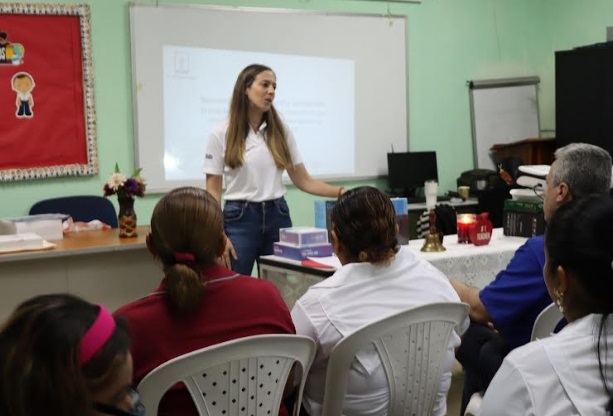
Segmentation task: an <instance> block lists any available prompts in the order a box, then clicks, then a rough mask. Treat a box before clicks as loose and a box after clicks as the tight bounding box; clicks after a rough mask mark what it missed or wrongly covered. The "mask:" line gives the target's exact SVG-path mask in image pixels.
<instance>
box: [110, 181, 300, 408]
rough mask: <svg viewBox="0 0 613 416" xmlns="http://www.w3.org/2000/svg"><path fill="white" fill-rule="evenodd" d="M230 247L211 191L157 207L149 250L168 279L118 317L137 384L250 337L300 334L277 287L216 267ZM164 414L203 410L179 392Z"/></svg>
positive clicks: (166, 401) (172, 196) (170, 396)
mask: <svg viewBox="0 0 613 416" xmlns="http://www.w3.org/2000/svg"><path fill="white" fill-rule="evenodd" d="M225 244H226V238H225V235H224V220H223V213H222V211H221V207H220V206H219V203H218V202H217V200H215V198H213V196H212V195H211V194H209V193H208V192H207V191H204V190H202V189H199V188H193V187H185V188H178V189H175V190H173V191H171V192H169V193H168V194H166V195H165V196H164V197H163V198H162V199H160V201H159V202H158V203H157V204H156V206H155V209H154V210H153V215H152V216H151V232H150V233H149V235H148V236H147V246H148V248H149V251H150V252H151V254H152V255H153V257H154V258H155V259H156V260H158V261H159V262H160V263H161V265H162V268H163V270H164V279H163V280H162V283H161V285H160V286H159V287H158V288H156V289H155V290H154V291H153V292H152V293H150V294H149V296H146V297H144V298H142V299H139V300H137V301H135V302H133V303H131V304H129V305H127V306H124V307H123V308H120V309H119V310H118V311H117V312H115V313H116V315H120V316H123V317H124V318H125V319H126V320H127V322H128V329H129V333H130V342H131V347H130V349H131V351H132V356H133V357H134V384H135V385H137V384H138V383H139V382H140V381H141V380H142V379H143V378H144V377H145V376H146V375H147V374H148V373H149V372H150V371H151V370H153V369H154V368H156V367H157V366H159V365H160V364H163V363H165V362H166V361H168V360H171V359H173V358H175V357H177V356H179V355H182V354H185V353H188V352H191V351H194V350H197V349H200V348H204V347H208V346H210V345H215V344H219V343H221V342H225V341H229V340H232V339H236V338H241V337H247V336H250V335H259V334H294V333H295V330H294V324H293V323H292V319H291V317H290V314H289V311H288V309H287V306H286V305H285V302H284V301H283V298H281V295H280V294H279V291H278V290H277V288H276V287H275V286H274V285H273V284H272V283H271V282H269V281H266V280H261V279H254V278H253V277H250V276H242V275H240V274H238V273H235V272H233V271H232V270H229V269H227V268H226V267H224V266H222V265H220V264H219V263H218V262H217V260H218V259H219V258H220V256H221V255H223V253H224V248H225ZM158 414H159V415H163V416H170V415H173V416H174V415H180V416H185V415H198V411H197V410H196V407H195V406H194V404H193V401H192V399H191V396H190V395H189V393H188V392H187V390H186V389H185V387H184V386H183V385H180V386H175V387H173V388H171V389H170V391H169V392H167V393H166V395H164V397H163V398H162V401H161V402H160V407H159V410H158ZM280 414H281V415H283V414H285V407H283V406H282V408H281V411H280ZM271 416H274V415H271Z"/></svg>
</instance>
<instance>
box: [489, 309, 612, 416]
mask: <svg viewBox="0 0 613 416" xmlns="http://www.w3.org/2000/svg"><path fill="white" fill-rule="evenodd" d="M601 318H602V315H597V314H592V315H587V316H584V317H583V318H581V319H577V320H576V321H573V322H571V323H570V324H568V325H566V326H565V327H564V328H563V329H562V330H561V331H560V332H559V333H558V334H556V335H554V336H551V337H549V338H544V339H541V340H538V341H534V342H530V343H528V344H526V345H524V346H522V347H519V348H517V349H515V350H513V351H511V352H510V353H509V355H507V357H506V358H505V359H504V362H503V363H502V366H501V367H500V369H499V370H498V372H497V373H496V375H495V376H494V379H493V380H492V382H491V383H490V385H489V387H488V389H487V392H486V393H485V397H484V398H483V403H482V404H481V407H480V408H479V415H484V416H489V415H496V416H499V415H503V416H506V415H539V416H549V415H551V416H554V415H568V416H571V415H572V416H575V415H585V416H587V415H590V416H606V415H608V414H609V413H608V412H606V411H605V408H606V406H607V403H608V401H609V397H608V395H607V392H606V391H605V388H604V385H603V384H602V380H601V378H600V372H599V371H598V359H597V356H596V353H595V349H594V340H595V339H597V334H598V327H599V325H600V319H601ZM606 325H607V336H606V338H605V337H603V339H604V340H606V343H607V345H608V346H609V348H608V351H609V354H608V356H607V357H606V366H605V367H604V368H605V370H606V374H607V375H608V383H609V386H611V376H610V375H611V374H612V373H613V351H611V345H613V318H612V317H609V318H608V319H607V324H606ZM605 351H606V349H605V348H602V350H601V354H602V363H603V365H604V364H605ZM609 388H610V387H609Z"/></svg>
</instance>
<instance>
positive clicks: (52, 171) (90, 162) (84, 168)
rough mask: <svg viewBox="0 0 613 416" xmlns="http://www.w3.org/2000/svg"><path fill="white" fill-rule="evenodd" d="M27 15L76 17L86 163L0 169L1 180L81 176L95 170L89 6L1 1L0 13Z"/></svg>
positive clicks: (91, 173)
mask: <svg viewBox="0 0 613 416" xmlns="http://www.w3.org/2000/svg"><path fill="white" fill-rule="evenodd" d="M3 13H4V14H30V15H56V16H78V17H79V26H80V31H81V51H82V52H81V53H82V56H81V59H82V68H83V74H82V75H83V95H84V97H83V98H84V102H83V108H84V111H85V135H86V137H85V139H86V141H87V145H86V147H87V164H68V165H53V166H40V167H33V168H23V169H5V170H0V181H17V180H24V179H41V178H52V177H59V176H83V175H95V174H97V173H98V153H97V145H96V105H95V100H94V75H93V74H94V72H93V64H92V46H91V29H90V9H89V5H87V4H32V3H24V4H21V3H0V14H3Z"/></svg>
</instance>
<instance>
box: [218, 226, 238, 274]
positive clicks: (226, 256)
mask: <svg viewBox="0 0 613 416" xmlns="http://www.w3.org/2000/svg"><path fill="white" fill-rule="evenodd" d="M224 237H226V246H225V247H224V251H223V254H222V255H221V258H220V263H221V264H222V265H223V266H226V267H227V268H228V269H231V268H232V261H231V260H230V256H232V258H233V259H234V260H238V257H237V256H236V250H234V245H233V244H232V241H230V239H229V238H228V236H227V235H225V234H224Z"/></svg>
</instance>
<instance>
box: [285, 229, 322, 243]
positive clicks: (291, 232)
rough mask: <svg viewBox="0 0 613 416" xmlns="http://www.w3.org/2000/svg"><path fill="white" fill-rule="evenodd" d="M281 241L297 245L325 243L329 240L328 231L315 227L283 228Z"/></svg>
mask: <svg viewBox="0 0 613 416" xmlns="http://www.w3.org/2000/svg"><path fill="white" fill-rule="evenodd" d="M279 241H280V242H282V243H285V244H293V245H295V246H297V247H303V246H310V245H316V244H325V243H327V242H328V231H327V230H323V229H321V228H315V227H291V228H281V229H280V230H279Z"/></svg>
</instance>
